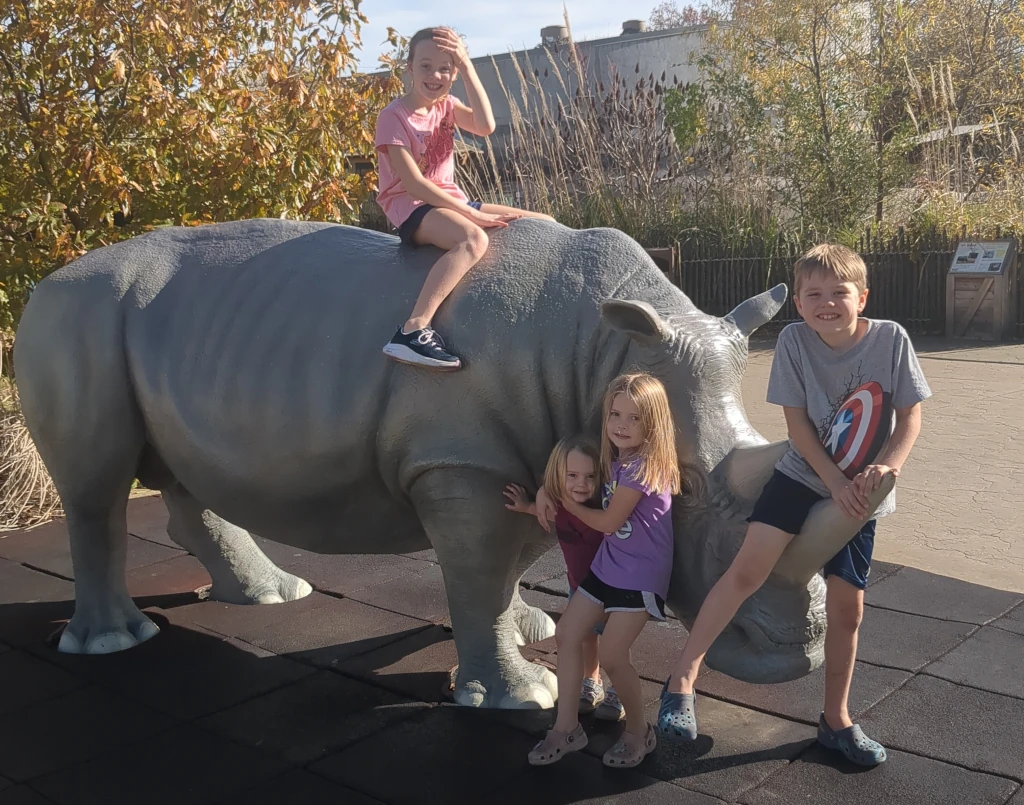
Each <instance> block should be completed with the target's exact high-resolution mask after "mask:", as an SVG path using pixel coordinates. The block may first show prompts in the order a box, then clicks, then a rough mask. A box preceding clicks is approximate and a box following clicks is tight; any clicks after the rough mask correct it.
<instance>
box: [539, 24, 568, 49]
mask: <svg viewBox="0 0 1024 805" xmlns="http://www.w3.org/2000/svg"><path fill="white" fill-rule="evenodd" d="M568 38H569V29H568V28H566V27H565V26H564V25H549V26H547V27H546V28H541V29H540V43H541V44H542V45H558V44H561V43H562V42H565V41H566V40H568Z"/></svg>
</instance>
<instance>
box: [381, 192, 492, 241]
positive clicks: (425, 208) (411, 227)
mask: <svg viewBox="0 0 1024 805" xmlns="http://www.w3.org/2000/svg"><path fill="white" fill-rule="evenodd" d="M466 203H467V204H468V205H469V206H470V207H472V208H473V209H474V210H479V209H480V207H482V206H483V202H482V201H467V202H466ZM434 209H437V208H436V207H435V206H434V205H433V204H420V205H419V206H418V207H417V208H416V209H414V210H413V211H412V214H411V215H410V216H409V217H408V218H406V219H405V220H404V221H402V225H401V226H400V227H398V237H399V238H400V239H401V241H402V243H408V244H409V245H410V246H415V245H416V244H415V243H413V242H412V236H413V235H414V234H416V230H417V229H419V228H420V224H421V223H423V216H424V215H426V214H427V213H428V212H430V211H431V210H434Z"/></svg>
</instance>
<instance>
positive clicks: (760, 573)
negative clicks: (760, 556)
mask: <svg viewBox="0 0 1024 805" xmlns="http://www.w3.org/2000/svg"><path fill="white" fill-rule="evenodd" d="M770 572H771V571H770V569H769V570H765V569H764V568H763V567H761V566H760V565H757V564H755V563H753V562H749V561H744V560H743V559H742V558H738V559H737V561H734V562H733V563H732V565H731V566H730V567H729V571H728V573H727V574H726V575H727V576H728V577H729V579H730V580H731V582H732V586H733V589H734V590H735V591H736V592H738V593H740V594H742V595H743V597H744V598H749V597H750V596H752V595H753V594H754V593H756V592H757V591H758V590H759V589H760V588H761V585H762V584H764V582H765V579H767V578H768V574H769V573H770Z"/></svg>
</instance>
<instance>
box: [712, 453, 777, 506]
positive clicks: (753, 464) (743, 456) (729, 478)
mask: <svg viewBox="0 0 1024 805" xmlns="http://www.w3.org/2000/svg"><path fill="white" fill-rule="evenodd" d="M788 448H789V442H786V441H782V442H772V443H770V444H753V445H738V446H736V447H734V448H733V449H732V450H730V451H729V454H728V455H727V456H726V457H725V458H724V459H722V463H721V465H720V468H719V469H720V471H721V473H722V474H723V475H724V477H725V484H726V486H727V487H728V489H729V493H730V494H731V495H732V496H733V497H734V498H736V499H737V500H739V501H742V502H744V503H753V502H754V501H755V500H757V497H758V495H760V494H761V490H762V489H764V485H765V484H766V483H768V479H769V478H771V477H772V473H773V472H774V471H775V465H776V464H777V463H778V461H779V459H781V458H782V457H783V455H785V453H786V450H787V449H788Z"/></svg>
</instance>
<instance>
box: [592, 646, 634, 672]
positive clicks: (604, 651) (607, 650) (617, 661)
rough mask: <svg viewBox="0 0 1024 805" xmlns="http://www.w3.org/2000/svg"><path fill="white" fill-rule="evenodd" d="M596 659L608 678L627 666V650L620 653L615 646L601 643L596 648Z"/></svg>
mask: <svg viewBox="0 0 1024 805" xmlns="http://www.w3.org/2000/svg"><path fill="white" fill-rule="evenodd" d="M597 659H598V662H600V663H601V667H602V668H604V670H605V671H607V672H608V674H609V676H610V675H612V674H617V673H618V671H619V670H620V669H622V668H623V667H624V666H627V665H629V650H628V649H627V650H626V651H621V650H620V649H619V648H618V647H617V646H613V645H611V644H606V643H604V642H602V643H601V644H600V646H599V647H598V651H597Z"/></svg>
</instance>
